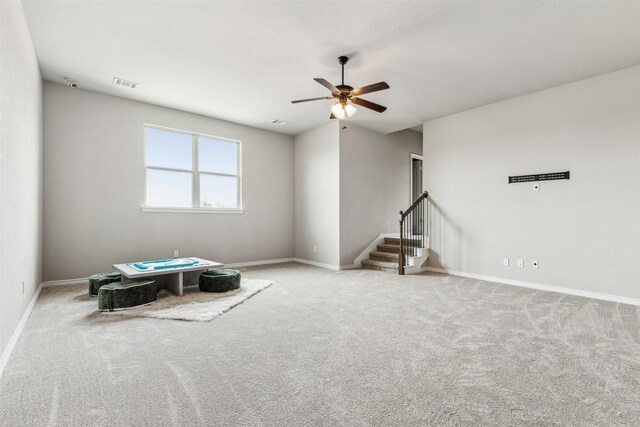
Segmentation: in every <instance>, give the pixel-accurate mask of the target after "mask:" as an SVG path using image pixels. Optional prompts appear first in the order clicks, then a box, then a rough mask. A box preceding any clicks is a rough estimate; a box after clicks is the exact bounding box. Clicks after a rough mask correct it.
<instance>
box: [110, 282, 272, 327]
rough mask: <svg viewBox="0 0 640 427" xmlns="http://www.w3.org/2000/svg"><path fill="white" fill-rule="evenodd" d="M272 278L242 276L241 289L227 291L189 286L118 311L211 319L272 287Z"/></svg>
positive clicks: (189, 318) (145, 315) (199, 320)
mask: <svg viewBox="0 0 640 427" xmlns="http://www.w3.org/2000/svg"><path fill="white" fill-rule="evenodd" d="M272 284H273V282H271V281H269V280H255V279H242V282H241V283H240V289H236V290H234V291H230V292H224V293H220V294H218V293H210V292H200V290H199V289H198V287H197V286H195V287H189V288H185V290H184V295H183V296H181V297H179V296H176V295H173V294H171V293H168V292H167V291H163V292H161V293H159V294H158V300H157V301H156V302H155V303H154V304H151V305H146V306H143V307H138V308H134V309H132V310H125V311H117V312H114V313H118V314H122V315H125V316H136V317H154V318H157V319H176V320H189V321H194V322H209V321H211V320H213V319H215V318H216V317H219V316H221V315H222V314H224V313H226V312H227V311H229V310H231V309H232V308H233V307H235V306H237V305H238V304H241V303H243V302H244V301H246V300H247V299H248V298H251V297H252V296H254V295H255V294H257V293H258V292H260V291H261V290H263V289H266V288H268V287H269V286H271V285H272Z"/></svg>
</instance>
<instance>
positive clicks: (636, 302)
mask: <svg viewBox="0 0 640 427" xmlns="http://www.w3.org/2000/svg"><path fill="white" fill-rule="evenodd" d="M425 270H426V271H431V272H434V273H443V274H449V275H451V276H460V277H468V278H470V279H478V280H484V281H485V282H494V283H501V284H503V285H512V286H520V287H523V288H531V289H538V290H541V291H548V292H557V293H561V294H568V295H576V296H579V297H585V298H593V299H599V300H603V301H610V302H618V303H622V304H631V305H638V306H640V299H637V298H629V297H623V296H619V295H609V294H601V293H599V292H591V291H583V290H580V289H572V288H563V287H561V286H551V285H543V284H540V283H533V282H524V281H521V280H513V279H504V278H502V277H493V276H485V275H483V274H474V273H465V272H462V271H455V270H447V269H445V268H436V267H426V268H425Z"/></svg>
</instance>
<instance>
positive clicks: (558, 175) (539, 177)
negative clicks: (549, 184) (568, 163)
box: [509, 171, 569, 184]
mask: <svg viewBox="0 0 640 427" xmlns="http://www.w3.org/2000/svg"><path fill="white" fill-rule="evenodd" d="M556 179H569V171H566V172H553V173H539V174H536V175H518V176H510V177H509V184H516V183H518V182H535V181H553V180H556Z"/></svg>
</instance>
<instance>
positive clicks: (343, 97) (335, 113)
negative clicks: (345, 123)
mask: <svg viewBox="0 0 640 427" xmlns="http://www.w3.org/2000/svg"><path fill="white" fill-rule="evenodd" d="M348 60H349V58H347V57H346V56H341V57H339V58H338V62H339V63H340V65H341V66H342V84H340V85H337V86H334V85H332V84H331V83H329V82H328V81H326V80H325V79H313V80H315V81H317V82H318V83H320V84H321V85H322V86H324V87H326V88H327V89H329V90H330V91H331V96H321V97H319V98H308V99H298V100H297V101H291V103H292V104H298V103H300V102H309V101H319V100H321V99H334V98H335V99H337V100H338V102H337V103H336V104H335V105H334V106H333V107H331V115H330V116H329V118H330V119H346V118H348V117H351V116H353V115H354V114H355V113H356V111H357V109H356V107H354V106H353V105H352V104H356V105H359V106H361V107H364V108H369V109H370V110H373V111H377V112H378V113H382V112H384V111H385V110H386V109H387V107H383V106H382V105H379V104H376V103H374V102H371V101H367V100H366V99H362V98H359V96H360V95H364V94H366V93H371V92H377V91H379V90H385V89H389V85H388V84H386V83H385V82H379V83H374V84H372V85H368V86H363V87H360V88H358V89H354V88H353V87H351V86H349V85H345V84H344V65H345V64H346V63H347V61H348Z"/></svg>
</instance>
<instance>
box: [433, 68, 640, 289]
mask: <svg viewBox="0 0 640 427" xmlns="http://www.w3.org/2000/svg"><path fill="white" fill-rule="evenodd" d="M424 158H425V164H424V180H425V187H426V188H427V189H428V191H429V193H430V195H431V198H432V201H433V203H434V205H433V214H434V215H433V218H432V239H431V243H432V248H433V251H432V254H431V256H430V258H429V265H431V266H435V267H444V268H447V269H451V270H456V271H462V272H467V273H475V274H484V275H489V276H493V277H501V278H507V279H515V280H523V281H528V282H533V283H539V284H546V285H552V286H562V287H567V288H574V289H579V290H586V291H593V292H599V293H605V294H611V295H617V296H624V297H631V298H640V67H634V68H629V69H625V70H622V71H619V72H615V73H610V74H606V75H602V76H599V77H595V78H591V79H587V80H582V81H579V82H575V83H571V84H567V85H563V86H559V87H556V88H553V89H549V90H545V91H541V92H537V93H533V94H530V95H525V96H522V97H519V98H515V99H510V100H507V101H504V102H499V103H496V104H492V105H487V106H484V107H481V108H476V109H474V110H470V111H466V112H463V113H459V114H455V115H452V116H448V117H444V118H441V119H437V120H433V121H430V122H427V123H425V124H424ZM566 170H569V171H571V179H570V180H568V181H567V180H563V181H548V182H542V184H541V191H540V192H533V191H532V184H527V183H525V184H507V177H508V176H509V175H522V174H531V173H542V172H559V171H566ZM503 257H510V258H511V262H512V264H511V266H510V267H503V266H502V258H503ZM518 258H521V259H524V260H526V264H525V268H523V269H520V268H517V267H516V266H515V260H516V259H518ZM532 259H538V260H539V261H540V268H538V269H532V268H531V260H532Z"/></svg>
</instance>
